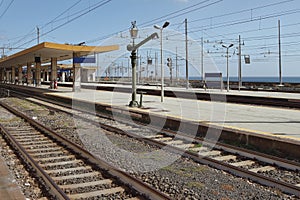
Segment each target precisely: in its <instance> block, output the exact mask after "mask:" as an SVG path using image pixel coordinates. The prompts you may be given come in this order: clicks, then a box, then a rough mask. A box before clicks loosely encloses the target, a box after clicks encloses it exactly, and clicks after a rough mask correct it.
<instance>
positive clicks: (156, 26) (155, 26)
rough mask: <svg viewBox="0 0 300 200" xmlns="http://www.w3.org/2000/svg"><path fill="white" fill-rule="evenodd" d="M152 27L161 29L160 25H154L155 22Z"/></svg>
mask: <svg viewBox="0 0 300 200" xmlns="http://www.w3.org/2000/svg"><path fill="white" fill-rule="evenodd" d="M153 27H154V28H156V29H161V27H160V26H158V25H156V24H155V25H154V26H153Z"/></svg>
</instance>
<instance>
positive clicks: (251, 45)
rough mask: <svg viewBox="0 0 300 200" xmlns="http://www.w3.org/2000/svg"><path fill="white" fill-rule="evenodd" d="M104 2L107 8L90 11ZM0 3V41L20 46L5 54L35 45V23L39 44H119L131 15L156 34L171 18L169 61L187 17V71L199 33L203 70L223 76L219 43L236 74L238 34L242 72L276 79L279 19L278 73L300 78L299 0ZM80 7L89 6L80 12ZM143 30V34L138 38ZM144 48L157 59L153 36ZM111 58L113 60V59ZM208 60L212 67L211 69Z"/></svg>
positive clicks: (223, 61) (6, 0)
mask: <svg viewBox="0 0 300 200" xmlns="http://www.w3.org/2000/svg"><path fill="white" fill-rule="evenodd" d="M101 2H102V3H105V5H103V6H99V7H98V8H97V9H95V10H92V9H93V8H94V6H95V5H99V3H101ZM0 3H1V4H0V16H1V17H0V24H1V26H0V46H1V47H6V48H18V49H16V50H11V51H9V50H5V54H8V55H10V54H12V53H15V52H17V51H19V50H20V49H21V48H28V47H30V46H33V45H35V44H36V27H37V26H38V27H39V28H40V33H41V38H40V41H41V42H43V41H50V42H58V43H71V44H76V43H79V42H82V41H86V42H87V45H102V44H111V43H113V42H115V41H118V42H120V43H122V44H123V45H127V43H129V42H130V38H128V29H129V28H130V25H131V21H134V20H136V21H137V25H138V27H139V29H140V30H142V29H143V28H147V29H148V30H149V32H153V31H156V30H155V29H154V28H153V25H154V24H159V25H161V24H163V22H164V21H166V20H168V21H170V26H169V27H168V28H167V29H168V30H166V31H165V34H164V40H165V41H164V43H165V44H166V47H168V49H166V50H167V51H166V53H165V55H166V56H170V57H173V58H174V55H175V51H176V50H175V46H176V47H178V48H183V47H181V46H182V45H184V41H183V39H184V36H183V34H184V23H183V21H184V19H185V18H187V19H188V35H189V45H191V49H190V56H189V58H190V59H191V63H194V66H193V67H192V68H193V69H192V70H191V72H190V73H191V74H190V75H191V76H192V75H195V76H199V75H200V74H199V67H200V66H199V65H200V60H199V59H200V45H201V43H200V40H201V37H203V39H204V41H205V42H204V51H205V54H204V68H205V71H218V70H219V71H221V72H222V73H223V74H226V58H225V57H224V56H225V49H224V48H222V47H221V42H223V44H226V45H227V44H230V43H233V44H234V47H233V48H231V49H230V55H231V57H230V58H229V66H230V67H229V73H230V75H231V76H236V75H237V66H238V65H237V60H238V56H237V54H236V53H237V49H236V47H237V45H238V42H237V39H238V36H239V35H241V37H242V41H243V43H244V45H242V55H250V57H251V64H250V65H245V64H243V76H278V28H277V23H278V20H280V21H281V34H282V38H281V42H282V71H283V72H282V73H283V76H299V75H300V67H299V66H300V47H299V44H300V31H299V30H300V29H299V28H300V1H299V0H294V1H293V0H252V1H239V0H198V1H196V0H111V1H100V0H81V1H80V0H66V1H61V0H51V1H40V0H26V1H24V0H12V1H11V0H3V2H2V0H0ZM197 4H198V5H197ZM9 5H10V6H9ZM72 6H73V7H72ZM188 7H190V8H189V9H186V10H183V9H185V8H188ZM201 7H202V8H201ZM83 9H86V10H84V11H88V9H91V11H90V12H88V13H87V14H85V15H83V16H80V17H79V15H80V14H83V12H84V11H82V10H83ZM80 11H82V12H80ZM76 13H77V14H76ZM171 13H173V14H172V15H168V14H171ZM166 15H168V16H167V17H165V18H161V17H163V16H166ZM176 15H177V16H176ZM73 18H74V20H73ZM156 19H157V20H156ZM71 20H73V21H71ZM123 31H125V32H123ZM174 32H175V33H176V34H174ZM141 33H142V31H141ZM147 34H148V33H145V34H144V35H141V36H140V39H142V38H143V37H146V35H147ZM178 35H181V36H180V37H179V36H178ZM109 36H111V37H109ZM125 36H126V37H125ZM122 38H125V39H124V40H122ZM102 39H105V40H102ZM175 43H176V45H174V44H175ZM179 43H180V44H179ZM177 44H178V45H177ZM149 45H150V46H149ZM149 45H148V46H146V47H145V50H144V51H142V50H141V53H140V54H141V56H142V58H143V57H144V58H146V56H147V53H148V54H151V55H150V56H152V57H154V53H155V51H156V50H157V49H159V43H158V42H157V41H156V42H152V43H150V44H149ZM151 45H152V46H151ZM195 46H197V48H199V49H197V48H196V47H195ZM193 47H195V48H193ZM19 48H20V49H19ZM149 49H150V50H149ZM151 50H152V51H151ZM183 50H184V49H182V51H183ZM150 51H151V52H150ZM179 51H180V50H179ZM183 52H184V51H183ZM123 54H124V55H122V53H119V54H117V55H119V56H120V55H122V56H126V55H127V56H128V55H129V53H128V52H126V51H125V52H123ZM198 55H199V56H198ZM114 60H115V61H116V62H118V59H117V58H114ZM119 60H120V59H119ZM193 61H194V62H193ZM122 62H123V61H122ZM124 62H126V61H124ZM212 64H213V65H214V67H210V65H212ZM179 65H182V64H181V63H179ZM181 67H183V66H181ZM166 70H167V69H166ZM183 70H184V69H183ZM166 72H167V71H166Z"/></svg>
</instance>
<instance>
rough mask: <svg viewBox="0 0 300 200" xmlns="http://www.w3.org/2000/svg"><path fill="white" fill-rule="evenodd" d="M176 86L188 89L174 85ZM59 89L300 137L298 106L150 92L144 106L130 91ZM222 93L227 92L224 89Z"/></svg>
mask: <svg viewBox="0 0 300 200" xmlns="http://www.w3.org/2000/svg"><path fill="white" fill-rule="evenodd" d="M42 87H46V86H42ZM123 87H126V86H123ZM127 87H130V86H127ZM145 87H147V86H145ZM148 87H149V86H148ZM150 87H153V86H150ZM166 89H167V88H166ZM172 89H173V88H172ZM175 90H186V89H178V88H175ZM57 91H58V92H56V93H52V92H51V91H49V94H50V93H51V95H59V96H63V97H68V98H73V99H81V100H85V101H90V102H95V103H104V104H109V105H117V106H122V107H125V108H128V109H142V110H144V111H147V112H150V113H155V114H160V115H162V116H172V117H177V118H180V119H185V120H191V121H201V122H205V123H207V124H214V125H218V126H220V127H228V128H233V129H237V130H244V131H249V132H255V133H260V134H266V135H271V136H274V137H282V138H290V139H294V140H300V110H297V109H288V108H276V107H267V106H253V105H242V104H234V103H224V102H213V101H201V100H193V99H183V98H172V97H165V98H164V102H161V98H160V96H150V95H143V108H129V107H128V105H129V102H130V100H131V94H129V93H122V92H117V91H113V92H109V91H101V90H88V89H81V91H80V92H75V93H74V92H72V89H71V88H64V87H59V88H58V90H57ZM203 92H205V91H203ZM211 92H218V91H211ZM219 92H220V91H219ZM222 93H227V92H226V91H223V92H222ZM230 93H237V94H240V95H243V94H245V95H263V96H268V95H269V96H273V95H278V96H280V97H281V98H285V97H286V98H290V97H293V98H296V99H297V98H299V99H300V94H287V93H283V94H275V93H274V92H269V93H268V92H254V91H251V92H250V91H249V92H246V91H241V92H239V91H231V92H230ZM139 98H140V95H137V101H139Z"/></svg>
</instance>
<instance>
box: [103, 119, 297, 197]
mask: <svg viewBox="0 0 300 200" xmlns="http://www.w3.org/2000/svg"><path fill="white" fill-rule="evenodd" d="M98 125H99V124H98ZM101 128H104V129H106V130H109V131H114V132H118V133H120V134H126V135H129V136H130V137H133V138H136V139H138V140H141V141H144V142H147V143H149V144H152V145H156V146H159V147H165V148H166V144H165V143H162V142H159V141H154V140H151V139H149V138H141V136H139V135H136V134H133V133H128V132H126V133H125V132H124V131H123V130H121V129H118V128H116V127H112V126H108V125H106V124H101ZM163 132H165V133H167V134H170V131H169V130H168V131H163ZM176 134H177V135H176V137H177V136H178V135H180V137H186V134H182V133H176ZM217 147H219V148H221V149H224V150H225V151H228V152H231V153H238V154H240V155H242V156H245V157H248V158H252V159H258V160H261V161H263V162H266V163H270V164H275V165H278V166H281V167H284V168H287V169H292V170H299V163H295V162H292V161H288V160H285V159H281V158H276V157H274V156H268V155H265V154H262V153H259V152H254V151H250V150H244V149H241V148H238V147H233V146H231V145H226V144H221V143H217ZM167 149H169V150H170V151H171V152H174V153H180V154H183V155H184V156H186V157H189V158H191V159H193V160H195V161H197V162H199V163H202V164H206V165H209V166H212V167H214V168H217V169H220V170H225V171H228V172H230V173H232V174H235V175H237V176H240V177H244V178H249V179H251V180H253V181H256V182H258V183H260V184H263V185H267V186H271V187H274V188H278V189H280V190H282V191H284V192H286V193H290V194H293V195H296V196H298V197H300V191H299V187H297V186H295V185H292V184H289V183H285V182H282V181H278V180H275V179H272V178H269V177H265V176H263V175H260V174H257V173H255V172H251V171H248V170H245V169H241V168H238V167H235V166H232V165H229V164H226V163H223V162H220V161H216V160H214V159H211V158H208V157H203V158H199V156H198V155H197V154H195V153H192V152H186V151H185V150H183V149H179V148H177V147H172V146H167Z"/></svg>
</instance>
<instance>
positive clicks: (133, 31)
mask: <svg viewBox="0 0 300 200" xmlns="http://www.w3.org/2000/svg"><path fill="white" fill-rule="evenodd" d="M131 24H132V26H131V29H130V30H129V32H130V37H131V38H132V40H133V42H132V43H133V44H132V46H133V47H134V39H135V38H137V34H138V29H137V27H136V21H134V22H131ZM130 58H131V66H132V96H131V101H130V103H129V106H130V107H138V106H139V104H138V102H137V100H136V49H134V50H132V51H131V56H130Z"/></svg>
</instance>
